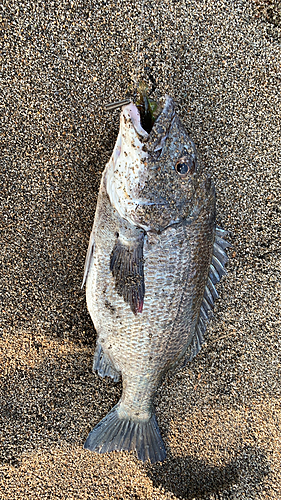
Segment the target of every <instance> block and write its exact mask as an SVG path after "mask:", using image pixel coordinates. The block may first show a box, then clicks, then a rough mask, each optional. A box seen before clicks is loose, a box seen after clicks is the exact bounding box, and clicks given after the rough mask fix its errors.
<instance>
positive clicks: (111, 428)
mask: <svg viewBox="0 0 281 500" xmlns="http://www.w3.org/2000/svg"><path fill="white" fill-rule="evenodd" d="M118 406H119V405H116V406H115V407H114V408H113V409H112V410H111V411H110V412H109V413H108V414H107V415H106V416H105V417H104V418H103V419H102V420H101V421H100V422H99V423H98V424H97V425H96V427H94V429H93V430H92V431H91V432H90V434H89V435H88V437H87V439H86V442H85V444H84V449H87V450H90V451H94V452H97V453H108V452H111V451H135V452H136V453H137V456H138V458H139V460H142V461H143V462H146V461H147V460H150V462H151V463H155V462H162V461H163V460H165V458H166V450H165V446H164V443H163V440H162V437H161V434H160V431H159V427H158V424H157V421H156V417H155V415H154V414H153V415H152V417H151V418H150V420H149V421H147V422H141V421H133V420H131V419H129V418H128V419H126V418H120V417H119V415H118Z"/></svg>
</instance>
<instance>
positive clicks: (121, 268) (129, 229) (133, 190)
mask: <svg viewBox="0 0 281 500" xmlns="http://www.w3.org/2000/svg"><path fill="white" fill-rule="evenodd" d="M223 236H224V231H223V230H219V229H217V228H216V226H215V190H214V185H213V183H212V181H211V180H210V178H204V177H203V176H202V174H200V173H198V172H197V155H196V150H195V146H194V144H193V142H192V141H191V139H190V138H189V136H188V135H187V133H186V132H185V130H184V128H183V126H182V124H181V122H180V120H179V118H178V117H177V115H176V113H175V110H174V104H173V101H172V99H171V98H169V97H166V100H165V104H164V107H163V110H162V112H161V114H160V115H159V117H158V119H157V120H156V123H155V124H154V127H153V129H152V131H151V132H150V134H148V133H147V132H146V131H145V130H143V129H142V127H141V123H140V118H139V116H138V111H137V108H136V107H135V106H134V105H133V104H130V105H128V106H125V107H124V108H123V110H122V113H121V119H120V132H119V136H118V139H117V142H116V146H115V148H114V151H113V154H112V157H111V159H110V161H109V163H108V164H107V166H106V168H105V171H104V173H103V176H102V181H101V186H100V191H99V195H98V201H97V207H96V214H95V220H94V225H93V230H92V233H91V237H90V243H89V248H88V254H87V258H86V264H85V277H84V280H85V281H86V296H87V306H88V310H89V312H90V315H91V317H92V320H93V322H94V325H95V328H96V331H97V347H96V351H95V355H94V369H95V370H97V372H98V373H99V374H100V375H101V376H110V377H112V378H113V379H114V380H116V381H117V380H118V379H119V377H120V375H122V384H123V393H122V397H121V400H120V401H119V403H118V404H117V405H116V406H115V407H114V408H113V409H112V410H111V412H110V413H109V414H108V415H107V416H106V417H105V418H104V419H103V420H102V421H101V422H100V423H99V424H98V425H97V426H96V427H95V428H94V429H93V431H92V432H91V433H90V434H89V436H88V438H87V441H86V443H85V447H86V448H89V449H90V450H92V451H97V452H101V453H102V452H106V451H112V450H136V451H137V454H138V457H139V458H140V459H142V460H147V459H150V460H151V462H155V461H158V460H163V459H164V458H165V456H166V452H165V447H164V444H163V441H162V438H161V435H160V431H159V428H158V425H157V422H156V418H155V415H154V410H153V396H154V393H155V391H156V389H157V387H158V386H159V384H160V383H161V379H162V377H163V375H164V374H165V372H166V371H167V370H168V369H170V368H172V367H173V366H175V365H176V364H177V363H178V362H179V361H180V360H181V359H184V358H185V357H186V356H187V353H189V354H188V359H191V358H192V357H193V356H194V355H195V354H197V352H198V351H199V349H200V348H201V345H202V343H203V335H204V332H205V329H206V324H207V321H208V318H209V314H210V313H211V311H212V307H213V304H214V299H215V298H216V297H217V292H216V289H215V284H216V283H217V282H218V281H219V279H220V277H221V275H222V274H224V273H225V270H224V264H225V262H226V261H227V256H226V254H225V252H224V249H225V248H226V247H227V246H229V244H228V243H227V242H226V241H225V240H224V239H223Z"/></svg>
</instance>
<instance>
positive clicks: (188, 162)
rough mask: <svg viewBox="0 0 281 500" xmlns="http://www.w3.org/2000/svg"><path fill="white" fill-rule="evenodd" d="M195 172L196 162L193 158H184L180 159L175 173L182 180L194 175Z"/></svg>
mask: <svg viewBox="0 0 281 500" xmlns="http://www.w3.org/2000/svg"><path fill="white" fill-rule="evenodd" d="M194 170H195V164H194V160H193V158H190V157H188V156H183V157H182V158H180V159H179V160H178V161H177V163H176V165H175V171H176V172H177V173H178V174H179V175H180V177H182V178H185V177H187V175H188V174H193V172H194Z"/></svg>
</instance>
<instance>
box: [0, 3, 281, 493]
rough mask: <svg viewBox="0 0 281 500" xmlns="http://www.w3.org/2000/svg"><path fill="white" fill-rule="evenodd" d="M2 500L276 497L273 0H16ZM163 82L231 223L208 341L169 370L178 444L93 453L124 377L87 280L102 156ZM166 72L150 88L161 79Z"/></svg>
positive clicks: (6, 217) (5, 154) (4, 77)
mask: <svg viewBox="0 0 281 500" xmlns="http://www.w3.org/2000/svg"><path fill="white" fill-rule="evenodd" d="M0 9H1V18H0V21H1V22H0V27H1V30H2V38H3V44H2V50H1V65H2V67H1V97H2V99H1V116H2V120H1V131H0V134H1V217H2V223H1V276H0V280H1V317H0V346H1V363H0V367H1V368H0V369H1V379H2V380H1V382H2V383H1V388H0V394H1V413H0V419H1V427H0V440H1V449H0V484H1V488H0V499H5V500H6V499H7V500H8V499H9V500H13V499H17V500H18V499H29V500H32V499H38V498H40V500H43V499H56V498H57V499H80V498H81V499H86V498H94V499H97V500H100V499H126V500H127V499H144V500H146V499H155V500H162V499H163V500H164V499H165V500H167V499H180V498H184V499H208V500H215V499H223V500H226V499H232V500H233V499H235V500H236V499H237V500H238V499H239V500H240V499H246V500H252V499H275V500H280V498H281V466H280V464H281V433H280V425H281V404H280V392H281V391H280V363H281V362H280V343H281V337H280V325H281V321H280V302H281V284H280V268H281V265H280V252H281V249H280V223H281V204H280V181H281V168H280V167H281V165H280V142H281V134H280V103H281V98H280V90H281V89H280V76H281V21H280V19H281V17H280V5H279V4H278V2H277V1H275V0H272V1H263V0H256V1H251V0H248V1H240V0H235V1H231V0H196V1H195V0H193V1H192V0H186V1H173V0H169V1H167V0H164V1H163V2H156V1H154V0H153V1H148V0H147V1H145V2H144V9H143V14H144V18H143V23H142V30H140V16H141V9H142V5H141V3H140V2H135V1H133V2H131V1H130V2H129V1H127V0H124V1H119V0H117V1H116V2H112V3H111V2H106V1H100V0H99V1H97V0H96V1H95V2H91V1H90V2H89V1H88V2H85V1H84V0H78V1H69V2H68V1H64V0H63V1H61V2H59V3H57V2H55V1H52V2H51V1H47V2H40V1H39V2H32V1H30V2H27V1H25V0H21V1H13V0H9V2H8V1H6V0H4V2H2V4H1V6H0ZM138 44H139V47H140V57H139V77H140V78H141V79H143V80H145V81H146V82H147V83H149V82H151V81H155V82H156V89H155V91H154V93H153V95H152V96H153V97H155V98H156V99H157V97H159V96H161V95H163V94H165V93H168V94H170V95H171V96H173V97H174V99H175V100H176V102H177V109H178V112H179V114H180V116H181V118H182V120H183V122H184V123H185V125H186V127H187V130H188V131H189V133H190V134H191V137H192V138H193V140H194V141H195V143H196V146H197V148H198V150H199V152H200V161H201V164H202V166H203V168H206V170H208V171H210V172H211V173H212V177H213V179H214V181H215V184H216V190H217V219H218V222H219V224H220V225H221V226H222V227H224V228H225V229H228V230H230V231H231V235H230V239H231V242H232V244H233V248H232V249H231V251H230V252H229V254H230V262H229V265H228V276H227V277H226V278H224V279H223V281H222V282H221V284H220V285H219V292H220V299H219V300H218V301H217V303H216V307H215V317H214V319H213V320H212V322H211V324H210V326H209V328H208V330H207V335H206V338H207V342H206V344H205V345H204V348H203V349H202V351H201V353H200V354H199V355H198V356H197V358H196V359H195V360H194V361H193V362H192V363H190V364H189V365H188V366H187V367H186V368H184V369H181V370H179V371H178V372H176V373H174V374H167V376H166V378H165V380H164V383H163V385H162V387H161V388H160V389H159V391H158V393H157V396H156V401H155V403H156V413H157V418H158V422H159V427H160V429H161V432H162V435H163V438H164V440H165V443H166V446H167V451H168V457H167V460H166V461H165V462H164V463H163V464H156V465H154V466H151V465H150V464H142V463H140V462H139V461H138V460H137V459H136V457H135V456H134V454H128V453H112V454H107V455H97V454H93V453H91V452H88V451H86V450H83V449H82V445H83V442H84V440H85V438H86V436H87V434H88V432H89V430H90V429H91V428H93V426H94V425H95V424H96V423H97V422H98V421H99V420H100V419H101V418H102V417H103V416H104V415H105V414H106V413H107V411H108V410H109V409H110V408H111V407H112V406H113V405H114V404H115V403H116V402H117V401H118V399H119V396H120V393H121V386H120V384H114V383H113V382H111V381H110V380H101V379H100V378H99V377H98V376H96V375H95V374H93V373H92V371H91V365H92V358H93V350H94V345H95V332H94V328H93V326H92V324H91V320H90V317H89V315H88V313H87V310H86V303H85V292H84V291H81V290H80V285H81V280H82V275H83V264H84V258H85V253H86V248H87V243H88V237H89V234H90V230H91V225H92V222H93V217H94V211H95V203H96V199H97V191H98V186H99V182H100V177H101V173H102V170H103V168H104V165H105V163H106V161H107V160H108V159H109V156H110V153H111V151H112V148H113V145H114V142H115V139H116V136H117V131H118V127H119V123H118V120H119V118H118V111H114V112H111V113H106V112H105V111H104V110H103V105H104V104H106V103H108V102H111V101H114V100H116V99H122V98H124V97H125V96H126V93H127V92H128V91H129V88H130V85H132V81H133V79H134V78H135V77H136V74H137V47H138ZM150 85H151V86H152V84H150Z"/></svg>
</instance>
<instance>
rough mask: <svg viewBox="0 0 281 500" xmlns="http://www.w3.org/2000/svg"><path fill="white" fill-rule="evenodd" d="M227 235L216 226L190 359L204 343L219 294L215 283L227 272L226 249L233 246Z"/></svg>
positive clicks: (226, 232)
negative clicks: (227, 239)
mask: <svg viewBox="0 0 281 500" xmlns="http://www.w3.org/2000/svg"><path fill="white" fill-rule="evenodd" d="M227 235H228V231H225V230H224V229H221V228H218V227H216V230H215V241H214V247H213V256H212V262H211V265H210V268H209V275H208V280H207V283H206V286H205V291H204V297H203V300H202V304H201V308H200V314H199V318H198V321H197V325H196V327H195V332H194V337H193V339H192V344H191V353H190V358H189V361H191V360H192V359H193V358H194V357H195V356H196V354H198V352H199V351H200V349H201V347H202V344H203V343H204V334H205V331H206V328H207V324H208V321H209V319H210V317H211V316H212V315H213V307H214V301H215V300H216V299H217V298H218V296H219V295H218V292H217V290H216V287H215V285H216V284H217V283H218V282H219V281H220V279H221V277H222V276H223V275H224V274H226V270H225V267H224V266H225V264H226V262H228V257H227V254H226V252H225V251H224V250H225V249H226V248H228V247H231V244H230V243H229V242H228V241H226V240H225V239H224V237H225V236H227Z"/></svg>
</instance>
